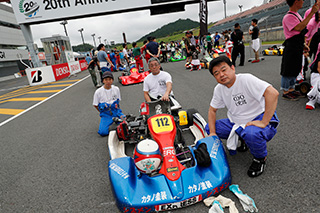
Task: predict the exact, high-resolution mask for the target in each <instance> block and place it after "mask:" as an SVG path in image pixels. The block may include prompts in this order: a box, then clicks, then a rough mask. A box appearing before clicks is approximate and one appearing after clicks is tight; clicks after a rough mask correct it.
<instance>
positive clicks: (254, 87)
mask: <svg viewBox="0 0 320 213" xmlns="http://www.w3.org/2000/svg"><path fill="white" fill-rule="evenodd" d="M268 86H270V84H269V83H267V82H265V81H263V80H261V79H259V78H257V77H255V76H253V75H251V74H237V75H236V81H235V82H234V84H233V85H232V87H230V88H228V87H226V86H224V85H222V84H218V85H217V86H216V87H215V88H214V92H213V97H212V100H211V102H210V106H212V107H213V108H215V109H221V108H224V107H227V109H228V113H227V115H228V118H229V120H230V121H231V122H233V123H236V124H239V125H240V124H246V123H248V122H249V121H252V120H253V119H254V118H255V117H257V116H258V115H260V114H261V113H263V112H264V111H265V99H264V96H263V94H264V92H265V90H266V89H267V87H268Z"/></svg>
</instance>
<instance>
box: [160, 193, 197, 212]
mask: <svg viewBox="0 0 320 213" xmlns="http://www.w3.org/2000/svg"><path fill="white" fill-rule="evenodd" d="M199 201H201V195H198V196H195V197H192V198H189V199H187V200H184V201H181V202H177V203H169V204H163V205H158V206H155V209H156V211H168V210H173V209H179V208H183V207H186V206H190V205H192V204H195V203H197V202H199Z"/></svg>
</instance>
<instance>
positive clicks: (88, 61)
mask: <svg viewBox="0 0 320 213" xmlns="http://www.w3.org/2000/svg"><path fill="white" fill-rule="evenodd" d="M91 59H92V58H91V57H90V54H89V53H87V56H86V62H87V64H88V65H89V63H90V61H91Z"/></svg>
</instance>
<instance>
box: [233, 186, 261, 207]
mask: <svg viewBox="0 0 320 213" xmlns="http://www.w3.org/2000/svg"><path fill="white" fill-rule="evenodd" d="M229 190H230V191H232V192H233V193H234V194H235V195H236V196H237V197H238V198H239V201H240V203H241V205H242V207H243V209H244V210H245V211H246V212H247V211H249V212H258V208H257V207H256V204H255V203H254V200H253V199H252V198H251V197H249V196H248V195H247V194H243V192H242V191H241V190H240V188H239V185H235V184H233V185H231V186H229Z"/></svg>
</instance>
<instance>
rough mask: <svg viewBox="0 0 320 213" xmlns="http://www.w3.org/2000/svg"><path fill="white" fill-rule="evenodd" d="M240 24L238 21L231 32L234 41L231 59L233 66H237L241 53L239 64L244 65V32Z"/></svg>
mask: <svg viewBox="0 0 320 213" xmlns="http://www.w3.org/2000/svg"><path fill="white" fill-rule="evenodd" d="M240 28H241V27H240V24H239V23H236V24H235V25H234V32H233V33H231V40H232V42H233V49H232V53H231V59H232V64H233V66H236V60H237V57H238V55H239V54H240V64H239V66H243V65H244V58H245V57H244V44H243V32H242V30H240Z"/></svg>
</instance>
